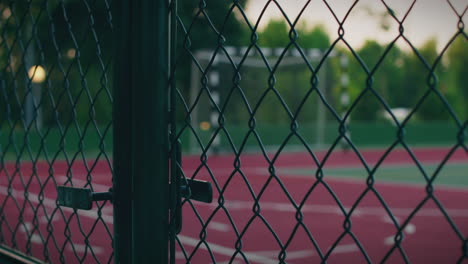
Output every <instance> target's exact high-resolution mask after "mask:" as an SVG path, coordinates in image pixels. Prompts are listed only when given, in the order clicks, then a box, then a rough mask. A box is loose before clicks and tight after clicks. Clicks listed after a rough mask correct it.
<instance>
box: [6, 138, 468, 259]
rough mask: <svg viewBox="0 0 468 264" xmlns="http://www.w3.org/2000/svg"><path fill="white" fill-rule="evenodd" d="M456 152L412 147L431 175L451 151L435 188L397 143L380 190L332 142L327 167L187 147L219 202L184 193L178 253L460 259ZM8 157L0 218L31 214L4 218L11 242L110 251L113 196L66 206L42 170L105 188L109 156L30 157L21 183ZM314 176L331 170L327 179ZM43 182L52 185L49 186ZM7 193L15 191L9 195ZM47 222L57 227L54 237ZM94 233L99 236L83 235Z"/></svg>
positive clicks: (461, 215) (190, 163)
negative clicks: (204, 153)
mask: <svg viewBox="0 0 468 264" xmlns="http://www.w3.org/2000/svg"><path fill="white" fill-rule="evenodd" d="M449 151H450V149H448V148H442V147H439V148H417V149H414V150H413V154H414V156H415V157H416V158H417V159H418V160H419V161H420V162H421V165H422V169H423V170H424V172H425V173H426V174H427V175H428V176H429V177H432V175H433V174H434V171H435V169H436V167H437V165H438V164H440V163H441V162H442V161H443V160H445V159H446V164H445V165H444V167H443V169H442V171H440V172H439V173H438V176H437V178H436V180H435V181H434V184H433V192H432V196H428V192H427V185H426V184H425V180H424V176H423V174H422V172H421V171H419V169H418V168H417V167H416V165H415V163H414V162H413V161H412V159H411V157H410V155H409V154H407V152H406V151H405V150H403V149H396V150H394V151H392V152H391V153H390V154H389V155H388V156H387V157H386V158H385V159H384V160H383V162H382V163H381V164H380V165H378V166H379V169H378V170H377V173H376V174H375V175H374V179H375V181H374V183H373V184H372V186H373V188H372V189H370V188H368V185H367V184H370V182H369V181H367V184H366V179H367V176H368V173H366V170H365V169H363V165H362V163H361V161H360V159H359V158H358V156H357V155H356V154H353V152H352V151H334V152H333V153H332V154H331V155H329V156H327V155H326V153H325V152H318V153H314V154H315V155H316V158H317V160H318V161H319V163H320V164H322V167H321V170H322V174H317V171H318V166H317V165H316V163H315V162H314V160H313V159H312V158H311V156H310V155H308V154H306V153H300V152H289V153H281V154H280V155H279V156H278V158H277V159H276V160H275V161H274V168H271V167H269V165H268V162H266V159H265V157H264V156H262V155H259V154H254V153H252V154H244V155H241V156H240V163H238V165H239V166H234V164H235V162H236V160H235V158H234V156H233V155H226V154H219V155H216V156H214V155H213V156H209V158H208V160H207V162H206V164H203V163H202V162H201V161H200V158H199V157H197V156H185V157H184V158H183V170H184V174H185V176H186V177H193V176H194V177H195V179H201V180H206V181H209V182H211V183H212V184H213V188H214V201H213V202H212V203H211V204H204V203H200V202H196V201H194V202H191V201H188V200H187V201H185V204H184V207H183V208H184V210H183V229H182V232H181V233H180V234H179V236H178V250H177V252H176V256H177V259H178V262H180V263H185V262H186V260H185V259H189V262H191V263H209V262H215V261H216V262H217V263H244V262H245V261H246V260H248V261H249V262H250V263H278V262H279V261H280V260H281V259H282V260H284V261H285V262H287V263H313V262H319V260H320V258H321V257H326V258H327V259H328V260H329V261H330V263H337V262H339V263H342V262H347V261H350V262H353V263H362V262H366V258H367V259H368V260H370V261H372V262H380V261H382V260H383V259H384V258H387V259H388V260H387V261H388V263H401V262H403V261H404V260H403V259H402V253H404V254H405V256H406V257H407V259H408V260H409V261H411V262H412V263H441V262H456V261H457V260H458V259H459V258H460V257H462V256H461V254H460V252H461V251H460V249H461V248H462V247H463V244H462V240H461V238H460V237H459V235H462V236H466V234H467V233H468V207H467V205H466V202H465V201H466V200H467V199H468V181H467V180H466V171H468V165H467V164H468V163H467V162H468V154H467V152H466V151H465V150H463V149H458V150H456V151H454V152H453V153H452V154H451V155H448V153H449ZM360 154H361V155H362V159H363V160H365V161H366V162H367V164H368V166H369V169H370V170H371V171H372V170H373V169H375V167H376V162H377V161H378V160H379V159H380V158H381V157H382V155H383V154H384V152H383V151H382V150H380V149H367V150H363V151H361V152H360ZM269 158H271V159H273V157H272V156H269ZM8 165H9V166H8V167H7V168H6V170H4V172H2V173H3V174H5V173H8V174H9V175H10V177H15V180H13V181H12V185H11V186H8V184H7V182H5V181H4V180H2V182H1V187H0V188H1V189H0V194H1V195H2V197H1V198H2V200H3V201H5V205H6V206H4V208H5V209H6V210H8V212H5V215H6V216H7V218H6V219H3V221H5V220H6V221H8V222H11V223H16V222H15V220H14V219H17V218H19V217H22V218H23V221H24V224H20V225H16V226H15V225H12V226H7V225H5V224H3V225H2V234H3V236H2V239H3V241H10V242H12V241H15V243H17V245H18V247H19V248H21V249H24V250H26V251H27V250H30V251H31V252H32V253H33V254H34V253H36V252H37V253H42V251H44V250H45V249H47V251H48V253H49V254H50V256H51V258H52V259H53V260H59V259H60V257H64V258H66V260H67V263H79V260H81V261H84V262H87V261H90V262H92V261H95V260H98V261H104V260H108V259H109V258H110V254H112V245H111V244H110V243H109V239H108V238H109V236H110V235H111V234H112V228H113V224H112V206H111V205H110V204H109V203H105V204H102V203H99V204H100V206H102V210H100V212H101V214H100V215H99V214H98V210H97V209H96V206H94V208H93V210H91V211H83V210H79V211H77V212H74V211H73V209H71V208H66V207H62V210H63V213H61V212H60V211H58V210H57V209H56V206H57V205H56V195H57V193H56V190H55V187H54V183H52V182H50V183H47V182H44V181H43V180H44V179H46V178H47V177H46V176H47V175H48V173H49V172H50V169H51V168H53V173H54V174H55V179H56V180H57V182H56V184H58V185H62V184H66V181H67V177H66V175H72V179H73V183H74V184H75V186H76V187H85V186H86V177H87V176H89V175H91V176H92V179H93V180H92V186H93V188H95V191H107V189H108V188H109V181H110V179H111V176H110V174H111V172H110V169H109V167H108V166H107V165H106V164H105V163H104V162H100V163H96V164H92V163H89V164H87V166H84V164H83V163H79V162H75V163H74V164H73V166H71V168H70V169H68V166H67V164H66V163H65V162H63V161H60V162H56V163H55V164H53V165H52V166H49V164H45V163H39V164H38V165H37V168H36V171H35V172H34V173H32V171H31V167H28V165H27V164H25V163H23V164H22V165H21V166H22V167H21V173H23V174H24V175H30V174H31V175H33V176H32V177H31V178H30V179H28V178H27V177H25V179H24V180H27V181H28V182H26V183H21V182H20V177H19V176H18V173H19V170H18V168H17V167H15V165H14V163H11V164H8ZM208 168H209V170H208ZM235 168H237V169H235ZM87 171H90V172H89V173H87ZM15 172H16V173H15ZM272 172H273V173H274V175H275V176H274V177H271V175H272ZM15 175H16V176H15ZM317 175H322V176H321V177H320V178H321V180H318V179H317ZM1 176H2V177H1V178H2V179H5V178H6V177H5V176H6V175H1ZM39 181H41V185H43V186H46V187H45V188H44V189H43V192H40V188H39V185H38V182H39ZM247 182H248V184H247ZM22 184H26V186H27V192H26V194H23V193H22V192H21V191H20V190H21V186H22ZM68 184H69V183H68ZM285 190H287V192H286V191H285ZM374 190H375V191H374ZM8 193H10V194H11V197H9V198H8V199H5V196H6V194H8ZM286 193H287V194H286ZM25 195H27V197H28V200H29V201H28V203H29V204H27V205H26V206H25V207H24V208H26V210H24V211H19V210H18V209H17V207H16V205H15V204H16V203H17V204H19V205H20V206H21V207H23V205H22V204H23V203H25V199H24V196H25ZM255 200H258V203H255ZM384 204H385V207H386V208H388V210H389V211H391V214H392V215H393V216H390V214H389V212H388V211H386V209H384V208H385V207H384V206H383V205H384ZM438 204H439V205H438ZM441 207H443V209H441ZM29 208H37V210H27V209H29ZM415 208H418V210H417V211H416V213H415ZM299 211H300V213H298V212H299ZM195 212H196V213H195ZM74 214H77V215H74ZM349 215H350V216H349ZM347 216H348V217H347ZM96 219H98V221H96ZM408 219H409V221H408ZM78 222H79V225H78ZM4 223H5V222H4ZM103 223H105V224H106V225H103ZM396 225H399V226H400V229H401V230H402V232H401V234H402V235H403V240H402V242H401V243H400V242H399V244H398V245H399V246H397V245H396V244H395V235H396V234H397V233H398V230H397V228H396V227H395V226H396ZM79 226H80V227H79ZM26 230H27V231H26ZM47 230H53V232H52V233H51V234H52V235H51V236H49V235H47V234H48V233H47ZM272 231H274V233H273V232H272ZM12 233H15V234H16V237H15V238H13V236H12ZM86 237H87V238H86ZM86 239H87V240H89V241H92V246H90V245H88V246H87V245H86V243H83V242H84V241H86ZM28 241H29V242H28ZM44 244H45V245H46V246H44ZM182 248H183V250H182ZM282 249H284V252H283V251H282ZM236 250H237V251H236ZM363 251H365V252H366V254H367V255H364V253H363ZM389 252H391V254H389ZM184 254H185V256H184Z"/></svg>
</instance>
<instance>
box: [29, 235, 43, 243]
mask: <svg viewBox="0 0 468 264" xmlns="http://www.w3.org/2000/svg"><path fill="white" fill-rule="evenodd" d="M29 240H30V241H31V243H33V244H37V245H42V244H43V240H42V238H41V236H40V235H38V234H33V235H32V236H31V238H30V239H29Z"/></svg>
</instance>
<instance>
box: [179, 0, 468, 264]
mask: <svg viewBox="0 0 468 264" xmlns="http://www.w3.org/2000/svg"><path fill="white" fill-rule="evenodd" d="M173 5H175V3H173ZM177 5H178V6H177V7H175V6H172V10H171V13H172V14H173V13H174V10H177V11H176V15H175V16H174V15H173V16H172V20H171V23H172V24H171V25H172V27H171V29H172V30H173V31H172V35H171V43H173V45H172V47H171V48H172V49H175V52H174V51H173V50H172V53H171V64H170V65H171V75H170V87H171V89H170V91H171V101H170V105H171V111H170V113H171V114H172V123H171V142H172V150H173V151H172V156H171V158H172V160H176V161H177V163H175V164H174V163H172V164H173V165H172V167H171V171H172V172H173V173H172V182H175V183H176V185H177V184H178V185H179V186H180V185H181V186H182V189H183V190H186V189H188V190H191V191H192V193H191V195H190V193H189V194H187V193H184V194H183V195H182V196H184V197H181V195H174V193H173V195H172V199H173V200H175V202H174V203H173V206H175V208H176V209H175V211H174V213H173V214H172V217H173V221H172V226H171V227H172V229H171V231H172V232H171V234H172V235H171V244H170V253H171V255H170V260H171V263H325V262H330V263H365V262H367V263H383V262H387V263H428V262H431V263H441V262H444V263H446V262H450V263H462V262H463V261H466V260H467V257H468V255H467V254H468V253H467V234H468V233H467V232H468V226H467V225H466V223H467V221H466V217H467V212H468V211H467V207H466V205H465V204H464V203H463V202H461V201H462V200H465V201H466V198H467V196H468V195H467V189H466V185H465V187H462V186H464V183H463V182H464V181H466V164H467V161H468V148H467V145H466V135H467V125H468V119H467V117H468V116H467V111H466V110H467V108H466V104H465V103H463V105H464V106H462V105H459V104H458V103H457V102H456V101H457V100H456V99H455V97H457V96H461V97H463V98H465V99H464V100H466V98H467V95H468V94H467V92H466V91H467V89H466V84H463V83H462V82H456V81H451V79H450V77H449V76H448V75H449V74H447V72H450V71H453V73H454V74H455V75H458V76H461V75H462V74H463V73H462V70H461V68H458V69H457V66H455V65H456V64H457V62H455V61H457V60H460V61H465V62H466V59H467V56H466V47H467V46H466V44H467V35H466V30H465V26H464V25H465V24H464V22H465V21H466V15H465V13H466V10H467V5H466V3H462V1H459V2H456V1H443V2H442V1H441V2H438V3H437V7H436V6H435V5H434V6H432V4H431V3H428V2H422V1H409V2H408V3H405V4H403V3H402V2H399V3H397V2H390V1H378V3H377V2H374V3H367V2H363V1H347V2H346V3H344V2H339V3H338V2H337V1H294V3H290V2H287V1H255V2H253V1H208V0H205V1H181V0H179V1H178V3H177ZM251 8H256V9H255V10H256V12H253V11H252V9H251ZM366 10H367V11H366ZM376 10H377V11H376ZM269 12H271V13H274V12H276V13H274V15H271V16H270V15H269ZM436 13H437V16H439V17H440V19H439V18H438V19H436V20H437V22H435V23H433V24H430V21H429V20H430V18H429V17H431V16H432V15H431V14H436ZM323 14H326V15H323ZM413 14H416V15H413ZM373 15H374V16H376V17H374V18H372V16H373ZM314 16H318V17H320V18H323V19H322V20H321V23H326V24H325V26H329V29H330V27H332V28H333V29H331V31H330V30H329V31H328V33H323V34H322V35H320V33H322V32H325V31H322V29H323V27H320V26H317V27H315V28H310V27H307V26H304V24H303V23H304V21H311V20H313V17H314ZM414 16H417V18H418V19H420V20H423V22H421V23H420V24H418V25H419V26H421V27H423V26H425V27H431V26H434V27H436V26H438V25H439V24H441V23H444V22H443V21H442V20H444V19H447V20H450V21H451V22H450V23H448V22H447V24H446V27H444V29H445V30H447V31H449V32H451V34H450V36H448V37H446V38H444V39H443V40H440V39H439V42H436V41H435V40H432V42H431V41H428V42H426V43H422V44H421V42H419V43H414V42H416V41H415V38H414V37H413V34H415V35H417V33H418V32H417V31H418V30H422V28H416V29H415V28H411V27H414V23H415V22H414V20H415V19H416V18H415V17H414ZM269 19H271V20H270V21H268V20H269ZM366 20H372V21H374V22H373V23H377V24H379V26H378V27H379V29H378V30H379V31H380V33H382V34H385V35H389V36H390V37H388V38H387V39H386V40H385V41H383V40H379V41H368V42H363V43H360V44H356V39H355V37H354V35H353V34H354V33H355V32H356V31H361V30H365V27H366V26H368V24H369V23H368V22H367V21H366ZM412 20H413V21H412ZM357 21H359V23H360V24H362V25H361V26H359V25H360V24H359V25H355V24H354V23H356V22H357ZM335 32H336V33H335ZM407 32H408V33H407ZM323 35H325V36H323ZM437 37H438V38H443V37H441V36H440V35H437ZM437 43H438V45H439V46H438V47H435V45H436V44H437ZM462 46H463V47H464V48H462ZM456 50H459V51H458V53H457V51H456ZM461 50H464V51H463V52H461ZM455 53H457V54H458V56H455V55H454V54H455ZM462 53H464V54H465V55H461V54H462ZM459 80H460V81H461V79H459ZM465 80H466V79H465ZM449 87H451V88H449ZM457 87H458V88H457ZM451 89H453V90H452V91H453V92H454V95H455V94H456V96H451V95H450V94H451V92H450V90H451ZM455 90H456V92H455ZM457 104H458V105H457ZM436 121H437V122H436ZM439 121H440V122H439ZM438 122H439V123H438ZM444 123H445V125H443V124H444ZM180 153H182V155H181V154H180ZM180 156H182V158H181V157H180ZM462 171H464V172H462ZM457 174H458V175H459V176H460V178H458V179H455V178H457V176H455V175H457ZM462 178H463V179H464V180H462ZM448 179H452V180H453V181H452V182H451V183H449V182H448V181H447V180H448ZM208 184H211V186H212V187H211V188H212V195H213V197H212V199H213V201H212V202H211V203H208V204H207V203H205V202H208V201H210V199H211V197H210V195H211V194H210V192H209V188H210V187H209V186H208ZM185 186H188V188H187V187H185ZM191 186H192V187H191ZM454 186H458V187H454ZM459 188H460V189H459ZM455 193H456V194H455ZM449 196H450V198H449ZM197 200H198V201H197ZM200 201H202V202H200ZM179 204H180V205H181V207H182V208H181V209H177V208H178V206H179ZM458 210H459V211H458ZM180 218H182V220H180ZM180 228H181V231H180V230H179V229H180ZM179 231H180V233H179Z"/></svg>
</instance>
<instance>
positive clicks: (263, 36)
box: [258, 19, 290, 48]
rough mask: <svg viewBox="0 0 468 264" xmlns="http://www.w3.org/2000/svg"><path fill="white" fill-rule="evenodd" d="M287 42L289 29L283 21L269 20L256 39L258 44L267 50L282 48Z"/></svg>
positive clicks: (288, 40)
mask: <svg viewBox="0 0 468 264" xmlns="http://www.w3.org/2000/svg"><path fill="white" fill-rule="evenodd" d="M289 42H290V39H289V27H288V25H287V24H286V21H284V19H279V20H270V22H269V23H268V25H267V26H266V27H265V29H263V31H262V32H261V33H260V34H259V38H258V44H259V45H260V46H262V47H268V48H276V47H282V48H284V47H286V46H287V45H288V44H289Z"/></svg>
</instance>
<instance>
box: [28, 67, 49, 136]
mask: <svg viewBox="0 0 468 264" xmlns="http://www.w3.org/2000/svg"><path fill="white" fill-rule="evenodd" d="M46 76H47V74H46V71H45V70H44V68H43V67H42V66H40V65H34V66H32V67H31V68H29V70H28V77H29V79H30V80H31V83H32V84H31V92H28V93H27V95H26V110H25V112H26V113H25V114H26V125H27V126H29V125H30V124H31V122H32V121H33V120H34V118H35V119H36V125H37V129H39V130H40V129H41V128H42V113H41V109H40V107H39V106H37V105H36V107H34V102H37V104H39V103H40V101H41V83H43V82H44V81H45V79H46ZM34 108H35V109H34Z"/></svg>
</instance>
